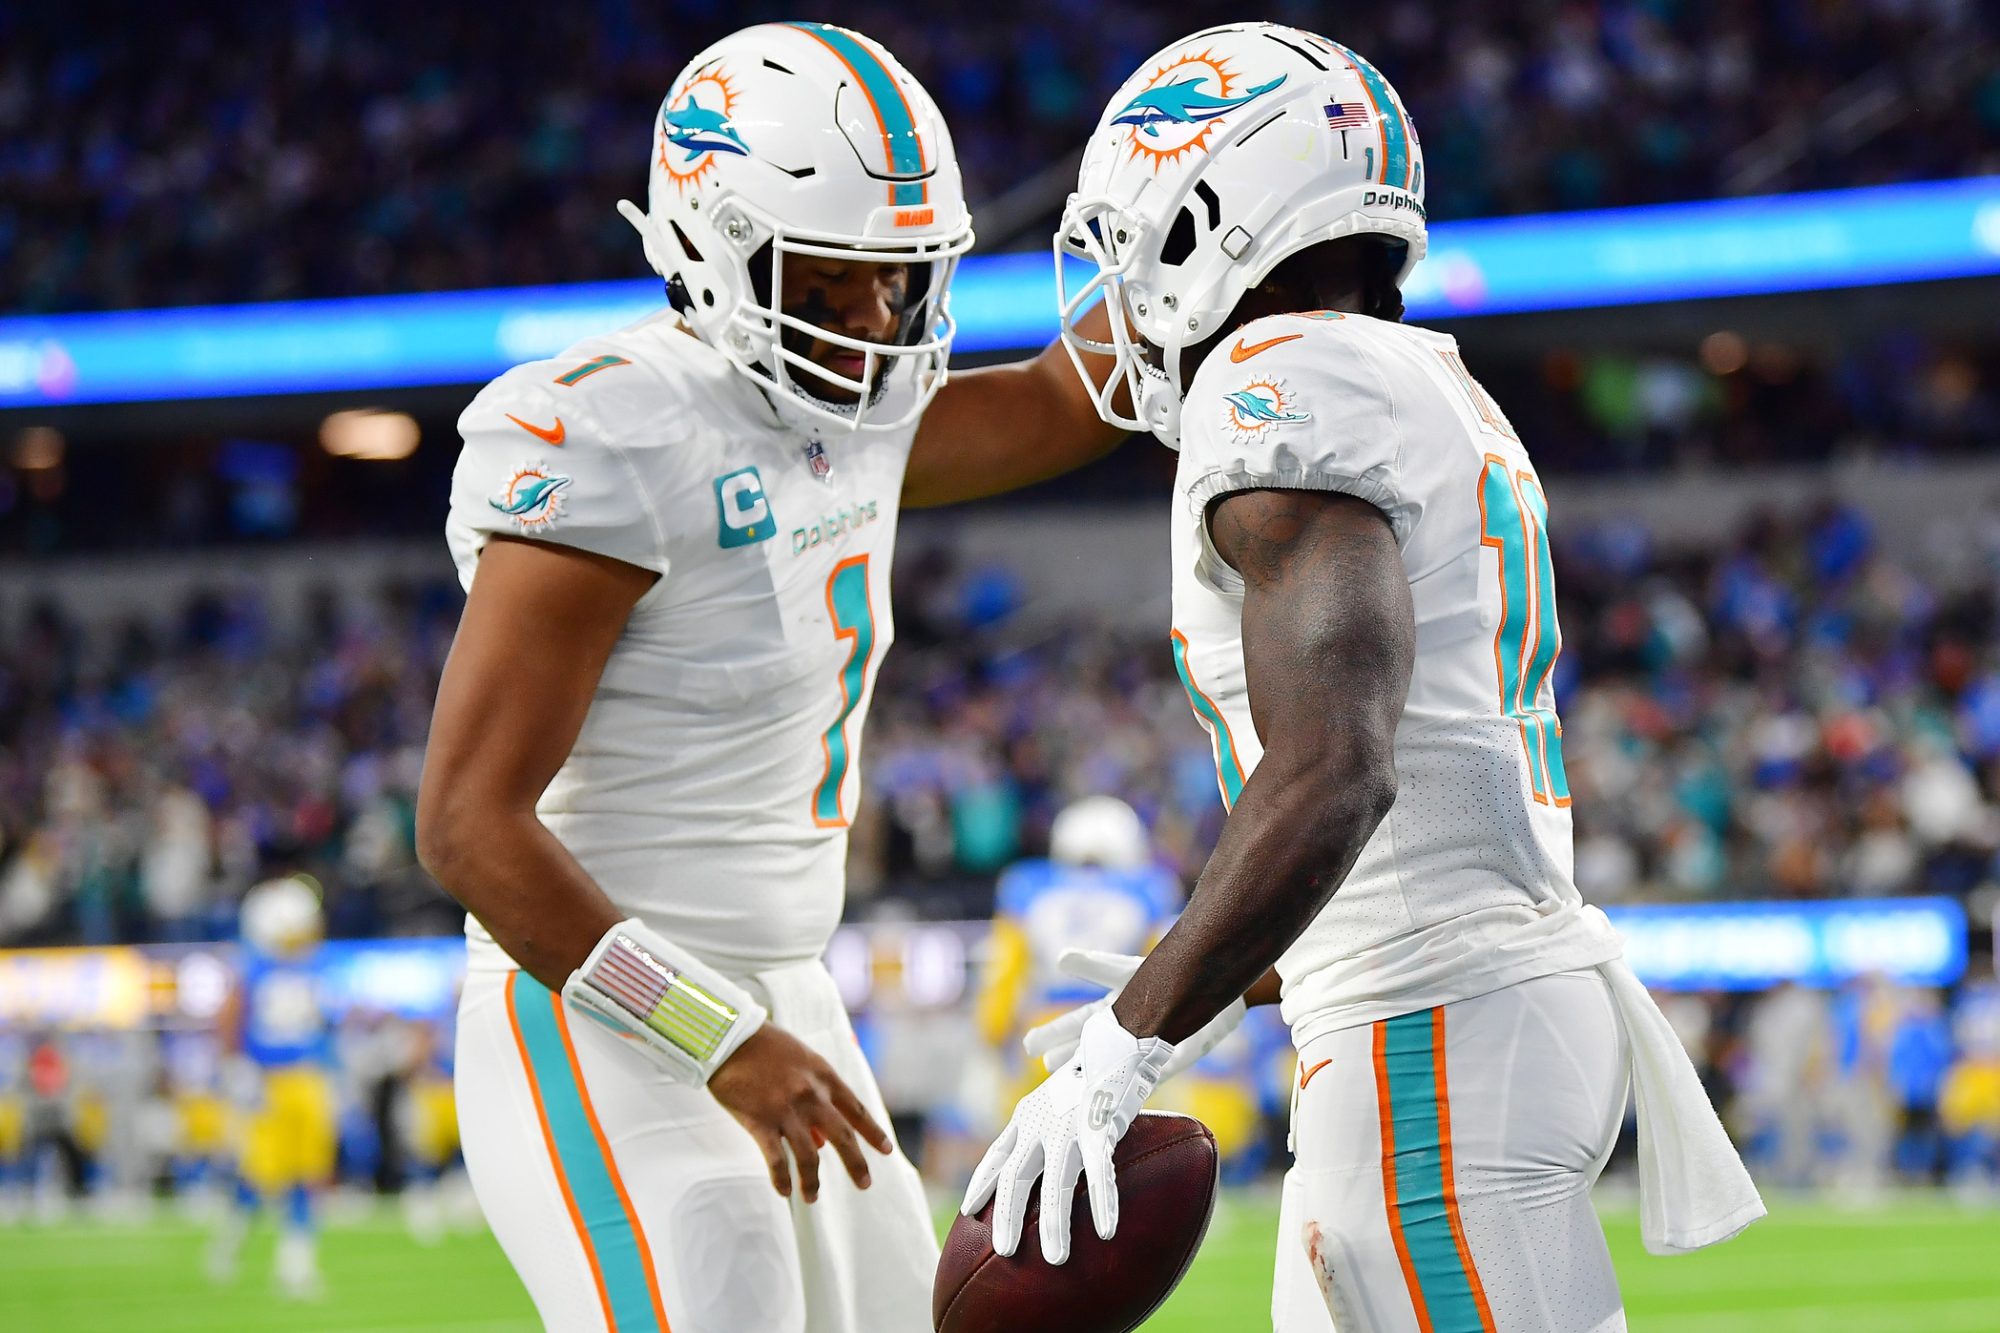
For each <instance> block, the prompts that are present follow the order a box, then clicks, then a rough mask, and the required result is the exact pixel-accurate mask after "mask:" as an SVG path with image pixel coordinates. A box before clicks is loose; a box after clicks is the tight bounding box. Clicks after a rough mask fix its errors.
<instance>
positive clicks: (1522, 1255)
mask: <svg viewBox="0 0 2000 1333" xmlns="http://www.w3.org/2000/svg"><path fill="white" fill-rule="evenodd" d="M1628 1068H1629V1055H1628V1052H1627V1048H1626V1038H1625V1031H1624V1027H1623V1025H1622V1024H1621V1023H1620V1021H1619V1018H1618V1015H1617V1012H1616V1010H1615V1009H1614V1008H1613V1007H1612V999H1611V992H1610V989H1609V988H1608V986H1607V985H1606V984H1605V982H1604V979H1603V978H1602V977H1600V976H1599V975H1598V974H1597V973H1596V972H1594V971H1593V972H1567V973H1563V974H1561V975H1558V976H1550V977H1541V978H1538V979H1537V980H1534V981H1528V982H1523V983H1522V984H1520V985H1516V986H1509V987H1507V988H1506V989H1504V990H1498V991H1494V992H1492V993H1491V994H1488V995H1482V996H1479V997H1477V998H1475V999H1471V1000H1464V1001H1461V1002H1459V1003H1457V1004H1450V1005H1445V1006H1443V1007H1442V1008H1438V1009H1426V1010H1423V1011H1421V1012H1418V1013H1414V1014H1404V1015H1402V1016H1401V1017H1398V1018H1391V1019H1388V1020H1386V1021H1383V1022H1380V1023H1373V1024H1369V1025H1367V1026H1363V1027H1355V1028H1347V1029H1344V1030H1341V1031H1338V1032H1330V1033H1327V1034H1326V1035H1324V1036H1321V1037H1318V1038H1315V1039H1314V1040H1313V1041H1311V1042H1309V1043H1307V1044H1306V1046H1305V1048H1304V1049H1303V1050H1301V1051H1300V1052H1299V1075H1298V1077H1299V1084H1298V1087H1297V1090H1296V1091H1295V1094H1294V1101H1293V1120H1292V1123H1293V1132H1294V1139H1295V1143H1296V1148H1297V1156H1296V1159H1295V1161H1294V1164H1293V1166H1292V1169H1291V1170H1290V1171H1289V1172H1288V1173H1287V1174H1286V1176H1285V1191H1284V1202H1283V1206H1282V1209H1281V1211H1280V1215H1279V1222H1278V1261H1277V1276H1276V1282H1275V1286H1274V1289H1273V1291H1272V1296H1271V1321H1272V1324H1273V1325H1274V1326H1275V1328H1276V1329H1277V1333H1333V1330H1335V1329H1337V1330H1338V1333H1620V1331H1622V1330H1623V1329H1624V1328H1625V1312H1624V1306H1623V1303H1622V1301H1621V1300H1620V1298H1619V1295H1618V1276H1617V1274H1616V1273H1615V1272H1613V1271H1612V1267H1611V1255H1610V1253H1609V1251H1608V1250H1607V1249H1606V1248H1605V1244H1604V1231H1603V1228H1602V1227H1600V1226H1599V1224H1598V1221H1597V1214H1596V1212H1595V1210H1594V1209H1593V1208H1592V1207H1591V1202H1590V1188H1591V1186H1592V1185H1593V1184H1594V1183H1595V1182H1596V1180H1597V1175H1598V1172H1599V1171H1601V1170H1602V1169H1603V1167H1604V1160H1605V1158H1606V1157H1608V1156H1610V1153H1611V1146H1612V1144H1613V1142H1614V1141H1615V1140H1616V1138H1617V1136H1618V1128H1619V1125H1620V1124H1621V1123H1622V1121H1623V1119H1624V1115H1625V1091H1626V1082H1627V1077H1628Z"/></svg>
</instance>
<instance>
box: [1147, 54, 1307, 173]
mask: <svg viewBox="0 0 2000 1333" xmlns="http://www.w3.org/2000/svg"><path fill="white" fill-rule="evenodd" d="M1284 81H1285V76H1284V75H1282V74H1280V75H1279V76H1278V77H1277V78H1275V79H1272V80H1270V81H1269V82H1268V83H1260V84H1258V85H1256V86H1255V87H1252V88H1248V89H1245V90H1244V91H1243V92H1241V93H1239V92H1237V90H1236V83H1237V77H1236V73H1235V71H1233V70H1232V69H1230V67H1229V62H1228V60H1227V59H1225V58H1224V57H1222V56H1218V55H1217V54H1215V52H1214V50H1213V49H1203V50H1201V51H1191V52H1187V53H1184V54H1182V55H1178V56H1175V57H1174V58H1173V59H1172V60H1169V61H1168V62H1167V63H1166V64H1164V65H1162V66H1160V67H1159V68H1158V69H1156V70H1154V71H1153V77H1152V78H1151V79H1148V80H1147V81H1146V86H1145V87H1144V88H1142V89H1140V90H1139V92H1138V94H1137V95H1135V96H1134V97H1133V98H1132V100H1131V101H1129V102H1127V103H1126V104H1125V106H1124V107H1123V108H1122V109H1121V110H1120V111H1119V112H1118V114H1117V115H1115V116H1113V117H1112V118H1111V123H1112V124H1113V125H1124V126H1126V127H1127V129H1126V133H1125V139H1126V142H1128V143H1129V144H1131V145H1132V156H1133V157H1135V158H1137V157H1144V158H1146V159H1147V160H1148V161H1149V162H1150V163H1151V165H1152V167H1153V170H1155V171H1158V170H1159V169H1160V168H1161V167H1164V166H1166V165H1167V164H1168V163H1170V162H1174V161H1177V160H1179V159H1180V157H1181V156H1182V155H1183V154H1186V153H1191V152H1195V151H1197V150H1199V149H1202V148H1205V147H1207V145H1208V140H1209V138H1210V136H1211V135H1213V134H1214V133H1215V127H1216V125H1217V124H1219V123H1220V120H1221V117H1223V116H1226V115H1228V114H1229V113H1230V112H1231V111H1234V110H1236V108H1238V107H1240V106H1242V105H1243V104H1244V103H1246V102H1249V101H1252V100H1254V99H1256V98H1259V97H1262V96H1263V95H1264V94H1265V93H1268V92H1270V91H1271V90H1272V89H1273V88H1276V87H1277V86H1278V85H1279V84H1281V83H1283V82H1284Z"/></svg>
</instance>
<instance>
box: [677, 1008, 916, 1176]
mask: <svg viewBox="0 0 2000 1333" xmlns="http://www.w3.org/2000/svg"><path fill="white" fill-rule="evenodd" d="M708 1090H709V1091H710V1092H712V1093H714V1094H715V1099H716V1100H717V1101H719V1102H721V1103H722V1104H723V1106H724V1107H725V1108H727V1110H728V1111H729V1113H730V1114H731V1115H733V1116H735V1117H736V1119H737V1122H738V1123H740V1124H741V1125H742V1126H743V1128H744V1129H746V1130H748V1131H749V1132H750V1137H751V1138H753V1139H755V1140H756V1141H757V1147H758V1148H759V1150H761V1151H762V1152H763V1154H764V1162H765V1164H766V1165H767V1166H768V1167H769V1168H770V1171H771V1184H772V1186H773V1187H774V1188H775V1189H776V1190H777V1191H778V1193H779V1194H781V1195H783V1196H784V1197H786V1198H788V1199H789V1198H790V1197H791V1196H792V1173H791V1165H790V1163H789V1162H788V1161H787V1160H786V1157H785V1149H786V1148H787V1147H789V1148H790V1149H791V1161H793V1162H796V1163H797V1164H798V1172H799V1187H800V1190H801V1192H802V1193H803V1194H804V1196H805V1201H806V1202H807V1203H811V1202H813V1201H814V1200H815V1199H817V1198H819V1152H820V1148H821V1147H822V1146H824V1145H828V1144H830V1145H832V1147H833V1150H834V1151H835V1152H836V1153H838V1154H839V1155H840V1160H841V1163H842V1164H843V1165H844V1166H845V1167H846V1168H847V1174H848V1175H849V1176H850V1177H851V1178H852V1179H853V1181H854V1183H855V1184H856V1185H857V1186H859V1187H860V1188H862V1189H867V1188H868V1183H869V1172H868V1159H867V1157H866V1156H865V1155H863V1153H862V1151H861V1143H862V1141H863V1140H866V1141H867V1143H868V1145H869V1146H870V1147H872V1148H874V1149H875V1151H876V1152H879V1153H882V1154H883V1155H885V1156H886V1155H888V1154H889V1153H890V1152H893V1151H894V1148H895V1145H894V1144H893V1143H892V1142H891V1141H890V1139H889V1135H888V1133H887V1131H885V1130H884V1129H883V1128H882V1127H881V1126H880V1125H878V1124H876V1123H875V1118H874V1117H873V1116H872V1115H870V1114H869V1113H868V1108H867V1107H865V1106H863V1105H862V1104H861V1099H860V1098H859V1097H857V1096H855V1094H854V1090H853V1089H852V1088H850V1087H848V1086H847V1084H846V1083H845V1082H843V1081H842V1080H841V1077H840V1075H839V1074H837V1073H835V1072H834V1069H833V1066H832V1065H830V1064H828V1063H827V1062H826V1061H825V1060H824V1059H822V1058H821V1057H820V1056H819V1055H818V1054H817V1053H816V1052H815V1051H813V1049H812V1048H811V1047H809V1046H807V1045H806V1044H805V1043H804V1042H802V1041H800V1040H799V1039H798V1038H797V1037H794V1036H793V1035H792V1034H791V1033H789V1032H786V1031H784V1030H783V1029H782V1028H779V1027H777V1026H776V1025H775V1024H771V1023H766V1024H765V1025H764V1026H763V1027H761V1028H759V1029H758V1030H757V1032H756V1033H755V1034H754V1035H753V1036H751V1038H750V1039H749V1040H748V1041H746V1042H744V1043H743V1045H742V1046H741V1047H740V1048H739V1049H738V1050H737V1052H736V1053H735V1054H734V1055H732V1056H730V1057H729V1059H727V1060H726V1061H724V1062H723V1064H722V1066H721V1068H719V1069H717V1070H716V1071H715V1073H714V1074H712V1075H710V1076H709V1080H708Z"/></svg>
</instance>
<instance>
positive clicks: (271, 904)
mask: <svg viewBox="0 0 2000 1333" xmlns="http://www.w3.org/2000/svg"><path fill="white" fill-rule="evenodd" d="M237 921H238V924H239V926H240V928H241V930H242V933H243V942H244V943H245V944H247V945H249V946H250V947H251V948H253V949H255V950H256V951H257V952H259V953H261V954H264V955H266V956H268V957H272V958H290V957H295V956H297V955H299V954H303V953H306V952H309V951H310V950H311V949H312V948H313V946H315V945H317V944H318V943H319V942H320V940H322V939H323V938H325V936H326V917H325V915H324V913H322V911H321V910H320V903H319V890H318V889H317V888H316V887H315V886H314V885H313V884H312V882H311V881H309V880H308V879H306V878H305V877H304V876H302V875H287V876H286V877H284V878H283V879H267V880H265V881H264V882H263V883H262V884H258V885H256V886H255V887H253V888H252V889H251V890H250V891H249V892H248V893H245V894H244V895H243V905H242V907H241V908H239V909H238V912H237Z"/></svg>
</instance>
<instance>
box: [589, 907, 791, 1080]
mask: <svg viewBox="0 0 2000 1333" xmlns="http://www.w3.org/2000/svg"><path fill="white" fill-rule="evenodd" d="M563 1001H564V1002H565V1003H566V1004H569V1005H572V1006H574V1007H576V1008H579V1009H581V1010H583V1011H584V1012H585V1013H587V1014H589V1015H590V1016H591V1017H593V1018H595V1019H597V1020H598V1021H599V1022H602V1023H605V1024H607V1025H608V1026H610V1027H612V1028H615V1029H617V1030H618V1031H619V1032H620V1033H621V1035H624V1036H626V1037H630V1038H633V1039H636V1040H637V1041H638V1042H639V1043H640V1044H641V1045H642V1046H643V1047H644V1048H645V1049H646V1051H647V1052H648V1053H649V1054H650V1055H651V1056H652V1057H653V1059H654V1060H655V1061H656V1062H657V1063H658V1064H660V1065H661V1066H662V1067H664V1068H665V1069H666V1070H667V1072H668V1073H670V1074H672V1075H673V1076H674V1077H675V1078H677V1079H680V1080H681V1081H682V1082H686V1083H706V1082H707V1081H708V1077H709V1075H710V1074H712V1073H714V1072H715V1070H716V1068H717V1067H719V1066H720V1065H721V1064H722V1062H723V1061H724V1060H727V1059H728V1058H729V1057H730V1056H731V1055H733V1054H735V1052H736V1048H737V1047H739V1046H741V1045H742V1044H743V1043H744V1042H745V1041H746V1040H748V1039H749V1037H750V1034H751V1033H753V1032H755V1031H756V1030H757V1029H758V1028H759V1027H761V1026H763V1023H764V1019H765V1017H766V1014H765V1012H764V1007H763V1006H762V1005H760V1004H758V1003H757V1001H756V1000H755V999H753V998H751V996H750V993H749V992H748V991H746V990H744V989H743V987H741V986H739V985H737V984H736V983H735V982H733V981H731V980H729V978H727V977H725V976H723V975H722V974H721V973H720V972H718V971H716V970H715V969H714V968H712V967H710V966H708V965H707V964H706V963H703V962H702V961H700V960H699V959H697V958H695V957H694V956H693V955H692V954H690V953H688V952H687V950H685V949H682V948H680V947H679V946H677V945H675V944H673V943H672V942H671V941H669V940H668V939H666V938H665V937H664V936H662V935H660V934H659V933H658V932H657V931H654V930H651V929H649V928H648V927H646V926H645V925H644V924H642V923H641V922H639V921H638V920H636V919H634V920H626V921H621V922H619V923H618V924H617V925H615V926H613V927H612V928H611V929H610V930H608V931H606V932H605V934H604V938H603V939H601V940H599V941H598V942H597V947H596V948H595V949H593V950H591V953H590V957H589V958H587V959H585V960H584V963H583V966H582V967H579V968H578V969H577V970H576V971H575V972H573V973H571V974H570V979H569V981H568V982H567V983H566V984H565V985H564V986H563Z"/></svg>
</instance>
